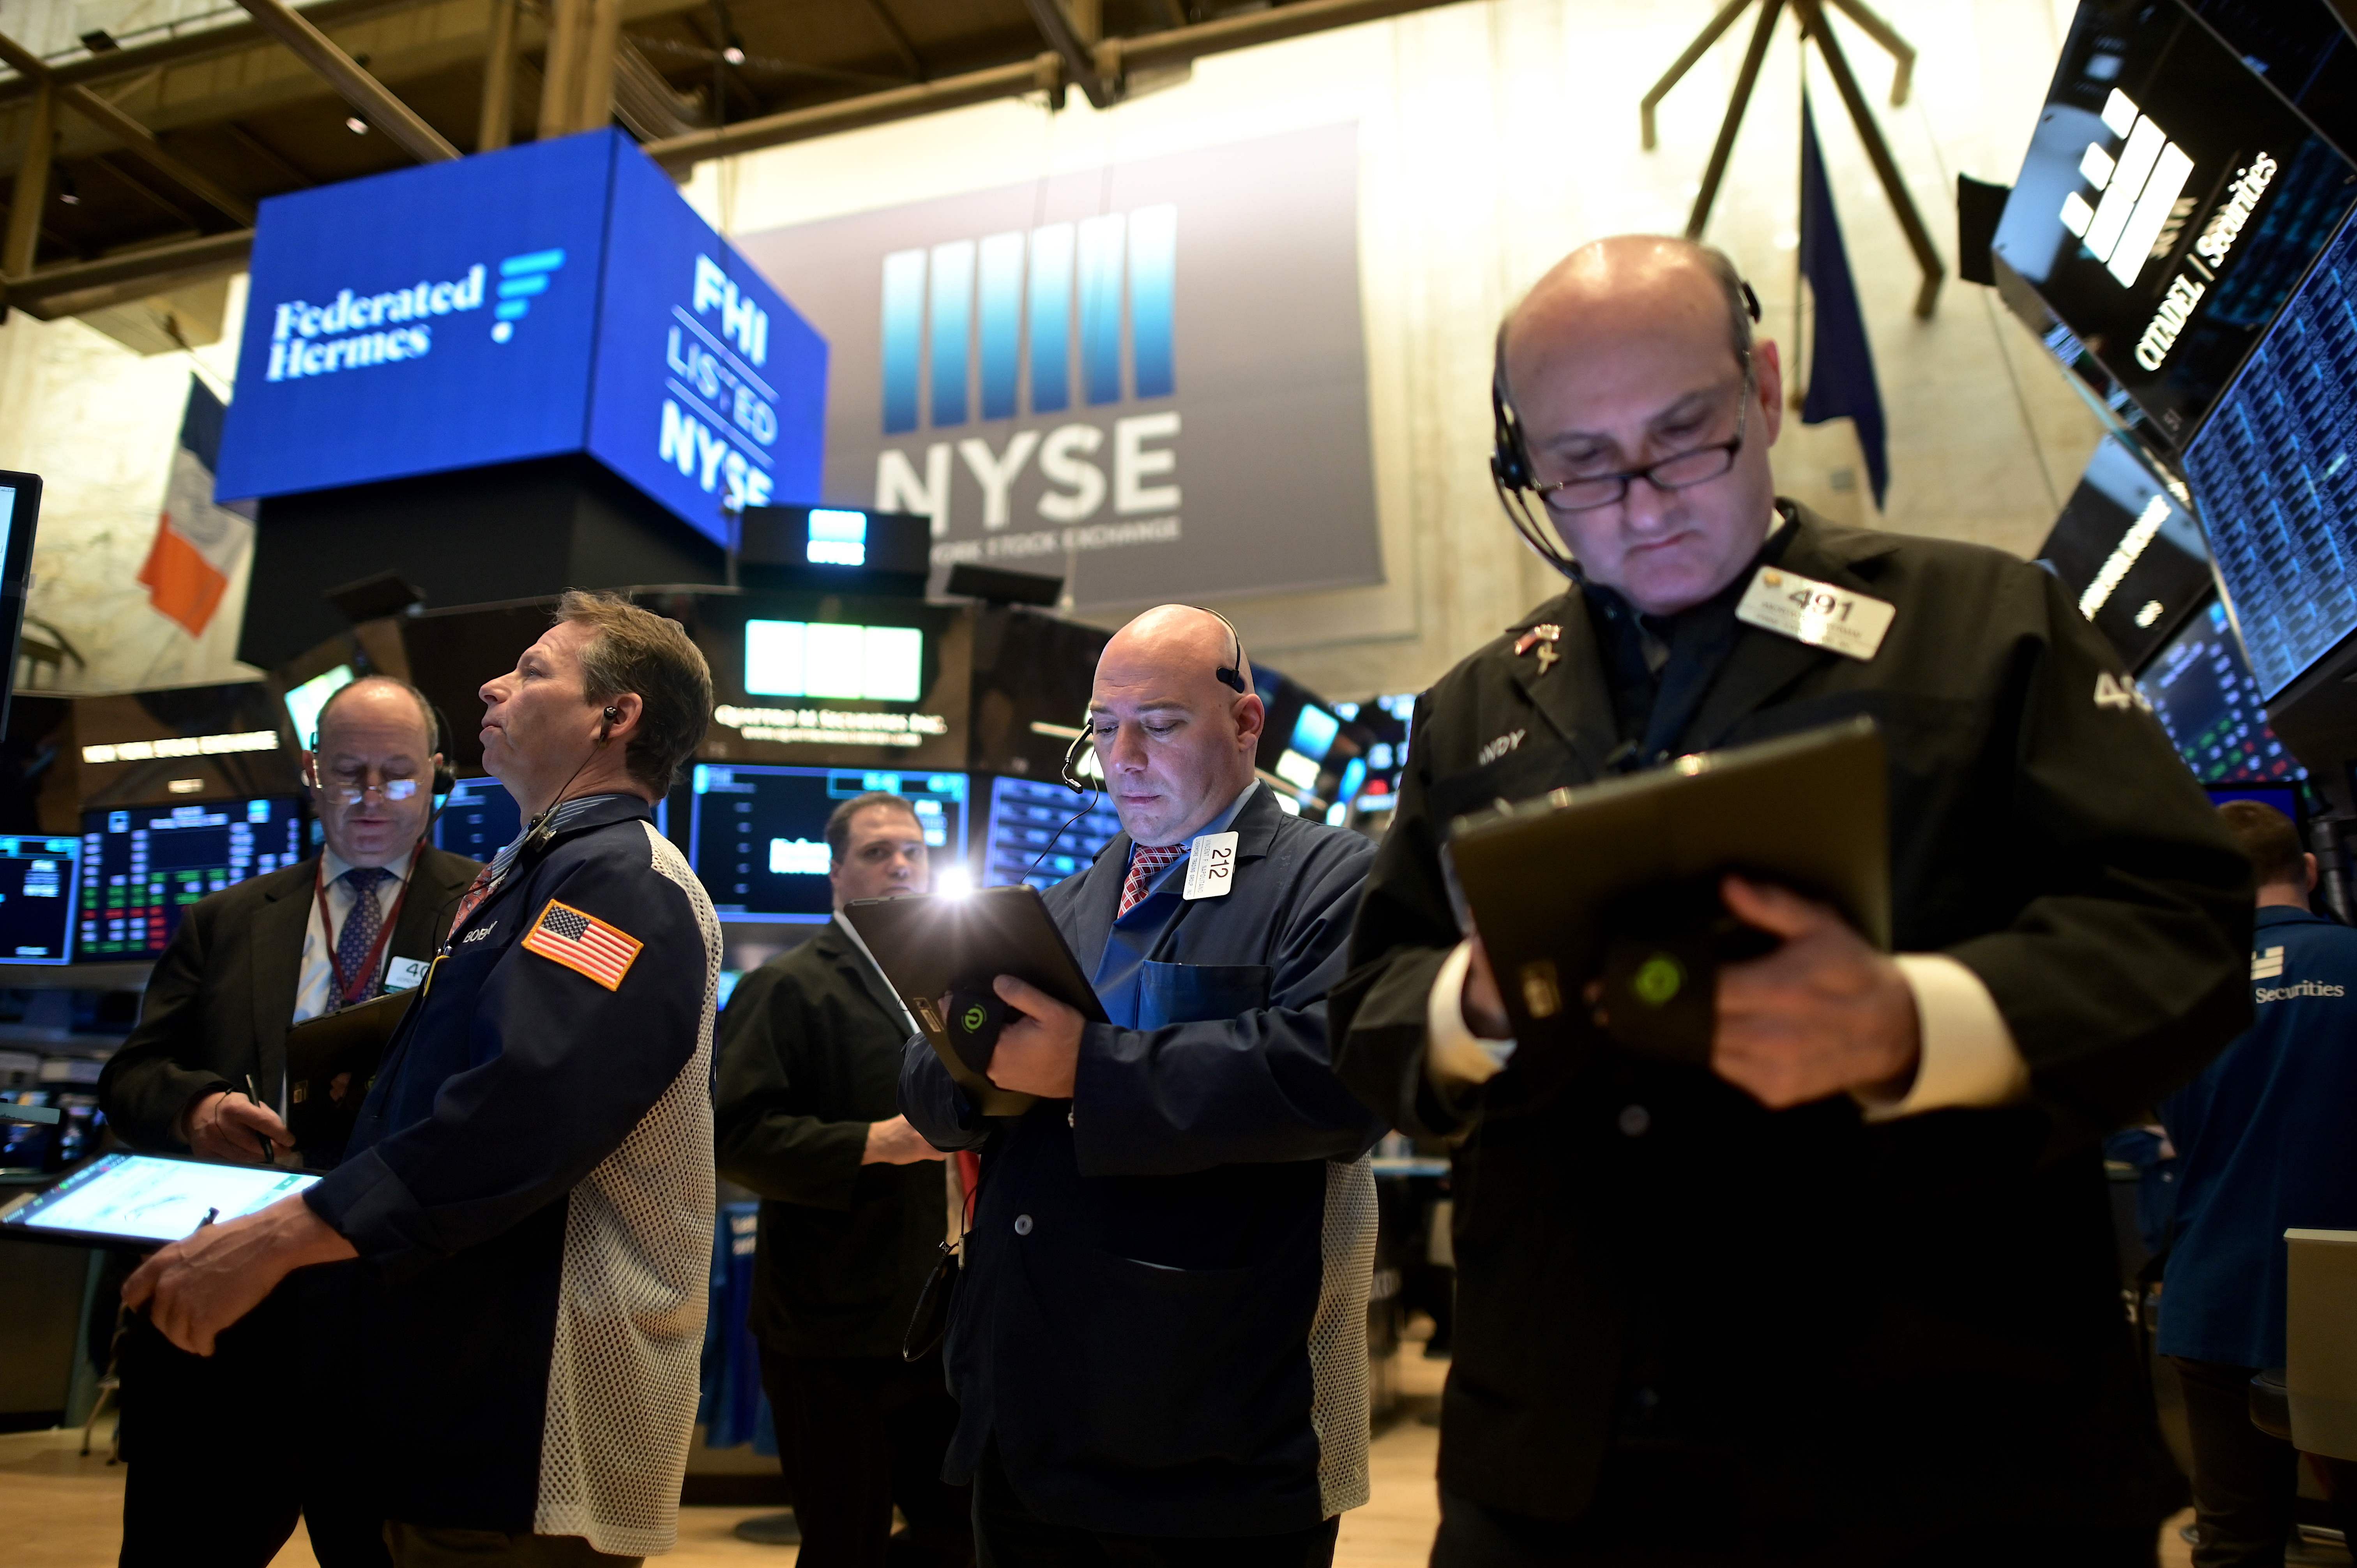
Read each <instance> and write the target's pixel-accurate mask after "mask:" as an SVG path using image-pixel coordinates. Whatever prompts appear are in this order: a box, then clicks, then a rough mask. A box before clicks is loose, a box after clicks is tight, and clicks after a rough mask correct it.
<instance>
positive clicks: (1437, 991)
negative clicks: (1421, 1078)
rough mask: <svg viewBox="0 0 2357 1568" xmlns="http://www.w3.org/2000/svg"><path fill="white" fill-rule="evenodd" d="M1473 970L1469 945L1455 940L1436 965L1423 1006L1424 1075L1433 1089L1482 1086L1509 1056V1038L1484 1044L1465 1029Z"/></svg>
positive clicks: (1510, 1043) (1471, 948) (1500, 1068)
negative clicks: (1469, 978)
mask: <svg viewBox="0 0 2357 1568" xmlns="http://www.w3.org/2000/svg"><path fill="white" fill-rule="evenodd" d="M1472 967H1473V944H1472V943H1471V942H1470V941H1461V942H1458V944H1457V946H1456V948H1455V949H1454V950H1452V951H1450V953H1449V955H1448V958H1447V959H1445V960H1443V961H1441V965H1440V972H1439V973H1438V974H1437V975H1435V976H1434V977H1433V981H1432V992H1431V994H1430V995H1429V996H1428V997H1427V998H1426V1002H1425V1004H1424V1031H1425V1050H1424V1071H1425V1076H1426V1077H1427V1078H1429V1079H1431V1080H1432V1083H1433V1087H1435V1088H1436V1089H1444V1090H1446V1089H1458V1088H1462V1087H1464V1086H1466V1085H1469V1084H1476V1083H1486V1082H1488V1081H1489V1080H1490V1079H1493V1078H1495V1077H1497V1076H1498V1074H1499V1073H1500V1072H1501V1071H1502V1070H1503V1069H1504V1068H1505V1066H1506V1062H1507V1059H1508V1058H1511V1057H1512V1055H1513V1054H1514V1042H1513V1041H1512V1040H1485V1039H1483V1038H1482V1037H1481V1036H1479V1035H1476V1034H1475V1033H1474V1032H1473V1031H1472V1030H1471V1029H1469V1028H1467V1027H1466V1026H1465V976H1466V973H1467V972H1468V971H1469V970H1470V969H1471V968H1472Z"/></svg>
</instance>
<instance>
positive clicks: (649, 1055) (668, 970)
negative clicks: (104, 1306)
mask: <svg viewBox="0 0 2357 1568" xmlns="http://www.w3.org/2000/svg"><path fill="white" fill-rule="evenodd" d="M554 820H555V823H556V825H557V827H558V829H559V832H558V834H557V838H556V842H555V845H554V848H553V849H552V850H550V851H549V852H548V853H547V854H545V855H544V856H543V857H540V858H538V859H536V860H535V859H534V858H533V857H532V856H529V855H526V856H521V857H518V858H516V859H515V860H514V862H513V864H512V865H511V867H510V868H509V869H508V870H507V872H506V875H505V877H504V879H503V880H501V881H500V883H499V884H498V886H497V888H496V890H495V891H494V892H493V893H492V894H491V896H490V897H489V898H487V899H486V900H485V901H484V902H483V904H482V906H481V907H480V908H478V909H477V910H476V911H475V912H474V913H473V915H472V916H471V917H470V918H468V921H467V923H466V924H465V925H464V926H463V927H461V928H460V929H457V930H456V931H454V932H453V933H452V941H451V944H450V945H449V946H447V947H446V948H445V949H444V950H443V953H442V956H441V957H440V958H438V959H437V960H436V963H435V966H434V969H433V971H432V972H430V973H429V974H428V976H427V978H426V981H425V987H424V989H423V991H422V993H421V994H420V996H419V998H418V1000H417V1003H416V1004H415V1005H414V1006H413V1007H412V1008H411V1010H410V1013H409V1015H408V1017H407V1018H406V1019H405V1020H404V1022H403V1025H402V1027H401V1029H400V1030H399V1031H398V1032H397V1033H396V1034H395V1036H393V1042H392V1044H391V1045H390V1046H389V1047H387V1050H386V1054H385V1059H384V1063H383V1066H382V1069H380V1070H379V1072H378V1074H377V1078H376V1081H375V1084H374V1086H373V1087H372V1088H371V1090H370V1091H369V1096H368V1100H367V1101H366V1102H365V1104H364V1105H363V1106H362V1108H361V1118H360V1123H359V1126H358V1128H357V1129H356V1130H355V1132H354V1133H353V1135H352V1140H351V1143H350V1145H349V1148H348V1150H347V1153H346V1155H345V1158H344V1162H343V1164H342V1165H339V1166H338V1167H337V1169H336V1170H335V1171H333V1172H332V1173H330V1174H329V1175H328V1176H327V1177H326V1178H325V1179H324V1180H322V1181H321V1182H320V1183H319V1184H318V1186H317V1187H313V1188H312V1189H311V1190H310V1192H309V1193H308V1194H307V1201H308V1202H309V1204H310V1205H311V1207H312V1208H313V1209H314V1210H315V1211H316V1212H317V1213H318V1215H319V1216H320V1217H321V1218H322V1219H326V1220H327V1221H328V1224H330V1225H332V1226H334V1227H335V1228H336V1229H337V1230H339V1231H340V1232H341V1233H342V1234H343V1235H344V1236H345V1237H346V1238H347V1239H348V1240H350V1241H351V1243H352V1244H353V1246H355V1247H356V1248H358V1249H359V1251H360V1253H361V1260H362V1263H363V1267H361V1269H359V1270H357V1271H351V1277H350V1278H349V1279H348V1280H346V1281H345V1282H343V1283H344V1284H345V1285H346V1286H347V1288H348V1289H349V1290H350V1293H351V1297H352V1299H351V1307H352V1310H354V1311H355V1312H356V1313H357V1314H358V1316H359V1319H360V1323H361V1330H362V1333H363V1335H364V1337H365V1338H366V1341H367V1343H368V1344H369V1347H370V1351H369V1359H368V1363H367V1365H366V1366H365V1367H363V1368H360V1369H355V1376H356V1377H357V1378H358V1379H360V1380H362V1386H361V1388H359V1389H358V1390H356V1394H357V1395H358V1399H357V1401H356V1402H357V1404H358V1406H359V1410H358V1412H356V1413H357V1415H358V1417H359V1418H358V1419H356V1420H355V1423H354V1425H355V1427H356V1429H357V1433H358V1434H359V1435H360V1436H361V1438H363V1439H364V1440H367V1441H370V1442H371V1443H372V1444H373V1446H374V1452H373V1453H372V1454H371V1455H369V1459H370V1461H371V1464H372V1465H373V1466H374V1470H375V1474H376V1476H377V1477H378V1478H379V1479H380V1481H381V1482H382V1486H383V1487H384V1490H385V1497H384V1505H385V1511H386V1515H387V1517H389V1518H392V1519H396V1520H403V1521H404V1522H407V1523H413V1524H420V1525H436V1526H444V1527H449V1528H458V1529H476V1530H507V1531H532V1532H534V1533H538V1534H544V1535H579V1536H583V1537H586V1538H587V1540H588V1541H590V1542H591V1543H592V1544H593V1545H595V1546H596V1547H597V1549H598V1550H599V1551H602V1552H611V1553H614V1554H617V1555H623V1556H640V1555H648V1554H652V1553H655V1552H663V1551H667V1550H668V1549H669V1548H670V1546H671V1545H672V1542H673V1539H674V1536H675V1531H676V1523H677V1516H678V1505H679V1489H680V1480H681V1476H682V1474H683V1469H684V1466H685V1464H686V1455H687V1444H688V1439H689V1436H690V1434H691V1432H692V1430H693V1426H694V1412H695V1398H696V1364H697V1359H698V1356H699V1354H700V1352H701V1349H702V1347H703V1334H704V1314H705V1297H706V1292H707V1289H708V1282H707V1278H706V1276H707V1273H708V1271H709V1264H710V1261H711V1251H712V1227H713V1174H712V1100H711V1090H710V1079H711V1062H712V1026H713V998H714V995H715V992H716V986H717V981H718V975H719V964H720V930H719V926H718V923H717V922H716V920H715V919H714V918H713V913H712V905H711V902H710V900H709V899H708V898H706V897H705V893H704V889H703V886H701V885H700V884H699V883H698V882H697V881H696V879H695V877H694V874H693V873H692V872H691V871H690V870H689V869H688V866H687V863H686V861H685V859H684V858H683V856H682V855H681V854H680V853H679V851H678V850H677V849H675V848H673V846H672V844H671V843H669V841H667V840H665V839H664V838H663V837H662V835H661V834H659V833H658V832H656V831H655V828H654V824H653V822H651V820H650V819H649V808H648V806H647V804H646V802H645V801H643V800H639V799H637V798H636V797H633V796H626V795H601V796H594V797H588V798H587V799H585V800H580V801H568V802H567V803H566V805H565V807H564V808H561V809H560V811H559V813H558V815H557V816H556V818H555V819H554ZM495 869H497V863H495ZM568 910H569V911H571V912H572V913H569V914H568V913H567V911H568ZM593 924H594V925H595V926H596V927H597V928H601V929H602V932H603V934H602V935H601V936H600V938H599V941H600V942H601V943H602V944H603V945H602V946H598V947H597V948H596V950H594V951H593V952H590V953H588V954H586V955H585V954H583V953H582V951H581V950H580V949H578V948H576V947H571V946H568V945H567V939H572V940H578V939H579V938H580V937H581V935H582V934H583V933H584V932H585V931H586V930H587V929H589V928H590V927H591V926H592V925H593ZM631 942H636V943H639V944H640V947H639V948H638V949H637V950H636V951H635V953H634V954H631V955H630V956H629V959H628V962H627V967H623V968H621V969H620V973H619V983H615V984H612V985H609V984H608V980H609V979H612V978H613V976H614V973H615V970H616V967H617V966H619V964H620V957H619V955H620V954H623V953H625V952H627V951H628V944H630V943H631ZM551 953H555V954H557V955H559V956H557V957H551V956H548V955H549V954H551ZM601 955H602V956H601ZM567 958H570V959H571V960H573V961H565V959H567ZM585 965H586V967H585ZM593 970H599V971H602V972H603V975H604V978H600V977H598V975H597V974H593V973H592V972H590V971H593Z"/></svg>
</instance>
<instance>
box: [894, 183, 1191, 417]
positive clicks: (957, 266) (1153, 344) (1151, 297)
mask: <svg viewBox="0 0 2357 1568" xmlns="http://www.w3.org/2000/svg"><path fill="white" fill-rule="evenodd" d="M1178 254H1179V209H1178V208H1176V207H1175V206H1171V205H1168V204H1164V205H1161V206H1156V207H1141V208H1139V209H1137V210H1136V211H1135V212H1128V213H1119V212H1116V213H1108V214H1106V215H1104V216H1103V217H1098V218H1084V219H1082V220H1081V221H1080V222H1078V223H1049V224H1047V225H1045V226H1044V227H1041V228H1038V229H1034V230H1032V231H1030V232H1029V233H1028V234H1025V233H1022V232H1019V231H1018V232H1015V233H1008V234H993V235H990V236H988V237H987V238H985V239H983V240H979V241H975V240H953V241H951V242H948V243H947V244H941V245H935V246H933V247H932V248H931V251H929V252H928V251H922V250H915V251H895V252H892V253H891V254H889V255H888V256H886V257H885V258H884V322H883V329H884V434H885V435H905V434H906V433H908V432H909V431H912V430H915V429H917V428H918V414H919V412H920V405H921V406H922V407H923V410H924V412H925V413H928V414H929V415H930V418H929V419H928V420H927V422H926V423H928V424H931V427H932V428H934V429H936V430H940V429H943V428H946V427H949V426H952V425H959V424H965V423H967V422H968V421H969V420H970V419H972V418H973V417H974V408H975V406H976V403H975V400H974V398H973V397H972V395H971V394H972V393H973V392H974V380H975V378H974V375H973V373H972V372H973V370H974V368H975V367H974V365H973V364H971V363H970V362H969V356H970V355H971V356H972V358H973V359H974V360H978V361H979V369H980V371H981V376H980V378H979V380H980V392H981V396H980V399H979V407H980V411H981V416H982V417H983V418H984V419H1012V418H1014V417H1016V415H1017V413H1018V412H1028V413H1061V412H1063V411H1064V410H1065V409H1068V408H1070V407H1071V406H1072V403H1073V392H1074V390H1075V389H1074V386H1073V377H1072V341H1073V337H1074V333H1073V328H1074V324H1075V317H1076V316H1077V321H1078V327H1079V334H1078V336H1079V339H1080V385H1079V388H1078V391H1079V393H1080V396H1081V399H1082V401H1084V402H1086V403H1090V404H1091V405H1102V404H1105V403H1119V402H1120V401H1121V399H1122V390H1123V389H1122V337H1123V333H1122V326H1123V321H1122V315H1123V312H1122V304H1123V294H1124V290H1123V286H1122V285H1123V282H1124V276H1125V274H1126V279H1127V283H1128V290H1127V295H1128V306H1129V310H1128V317H1129V320H1128V326H1129V334H1128V336H1129V358H1130V360H1131V371H1132V376H1133V379H1134V383H1135V396H1137V397H1140V398H1154V397H1168V396H1170V395H1171V393H1172V392H1175V391H1176V390H1177V375H1176V371H1175V368H1174V366H1173V364H1172V353H1171V296H1172V294H1173V292H1174V287H1175V282H1176V274H1177V271H1178ZM1076 307H1077V309H1076ZM1027 367H1028V370H1029V372H1030V374H1029V377H1028V381H1029V392H1030V398H1029V407H1028V411H1027V410H1020V409H1018V407H1017V404H1018V402H1019V401H1020V397H1019V394H1020V392H1021V391H1022V389H1023V383H1024V381H1025V379H1026V378H1025V376H1024V373H1023V372H1024V371H1025V370H1026V368H1027Z"/></svg>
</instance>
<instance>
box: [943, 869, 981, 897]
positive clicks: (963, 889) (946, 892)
mask: <svg viewBox="0 0 2357 1568" xmlns="http://www.w3.org/2000/svg"><path fill="white" fill-rule="evenodd" d="M933 891H934V892H936V893H938V894H940V895H941V896H942V897H944V898H963V897H965V896H966V895H967V894H969V893H972V892H973V891H974V873H973V872H971V871H968V870H967V869H966V868H965V867H964V866H963V865H952V866H947V867H944V868H943V869H942V874H941V875H939V876H936V877H934V878H933Z"/></svg>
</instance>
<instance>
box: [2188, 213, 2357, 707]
mask: <svg viewBox="0 0 2357 1568" xmlns="http://www.w3.org/2000/svg"><path fill="white" fill-rule="evenodd" d="M2352 313H2357V224H2351V225H2349V226H2348V227H2345V228H2343V229H2342V230H2341V233H2340V235H2339V236H2338V237H2337V238H2335V239H2334V240H2333V242H2332V244H2331V245H2330V248H2328V249H2327V250H2326V251H2325V252H2324V255H2323V258H2322V259H2321V260H2320V261H2319V262H2318V263H2317V264H2316V270H2315V271H2314V272H2311V273H2310V274H2309V275H2308V279H2307V281H2306V282H2305V283H2303V284H2302V285H2300V288H2299V292H2298V294H2297V295H2293V296H2292V300H2291V303H2290V304H2289V305H2287V306H2285V308H2284V313H2283V316H2282V317H2281V318H2279V319H2278V320H2277V321H2276V325H2275V328H2274V330H2272V331H2270V332H2269V333H2268V334H2267V338H2266V342H2264V343H2262V344H2261V345H2260V346H2259V349H2258V351H2257V352H2256V353H2255V354H2253V355H2252V356H2251V358H2250V362H2249V363H2248V364H2246V365H2244V367H2243V373H2242V374H2241V375H2240V376H2237V377H2236V378H2235V380H2234V384H2233V387H2232V388H2230V389H2229V390H2228V391H2227V392H2226V395H2225V396H2224V397H2223V398H2222V399H2220V400H2219V403H2218V407H2217V409H2216V411H2215V412H2214V413H2212V414H2211V416H2210V421H2209V423H2208V424H2205V425H2204V426H2203V427H2202V430H2201V435H2200V436H2199V437H2197V438H2196V439H2195V440H2194V442H2193V444H2192V445H2191V446H2189V447H2187V448H2186V452H2185V475H2186V478H2187V479H2188V480H2190V482H2191V484H2192V487H2193V499H2194V504H2195V505H2197V506H2198V507H2200V508H2201V521H2202V522H2203V524H2204V525H2205V527H2206V529H2207V532H2208V533H2209V536H2210V550H2211V553H2212V555H2214V556H2215V557H2216V558H2217V563H2218V575H2219V577H2220V578H2221V579H2222V581H2223V582H2224V583H2225V585H2226V592H2227V595H2228V596H2229V597H2231V598H2232V600H2233V606H2234V618H2235V619H2236V621H2237V622H2239V623H2240V625H2241V628H2242V632H2243V641H2244V646H2245V647H2247V648H2248V649H2249V650H2250V653H2251V670H2252V673H2253V674H2255V676H2257V677H2258V682H2259V694H2260V695H2261V696H2263V697H2267V698H2273V697H2274V696H2275V695H2276V693H2279V692H2281V691H2282V690H2283V689H2284V688H2285V687H2287V686H2288V685H2290V684H2291V683H2292V682H2294V681H2296V680H2298V678H2299V676H2300V675H2301V673H2302V672H2303V671H2306V670H2307V669H2308V667H2309V665H2311V664H2314V663H2315V662H2316V661H2317V660H2319V659H2320V658H2322V657H2323V656H2324V655H2325V654H2327V653H2329V652H2330V651H2331V650H2332V648H2333V645H2334V644H2336V643H2338V642H2339V641H2340V640H2341V639H2342V638H2344V637H2347V636H2348V635H2349V634H2350V633H2351V632H2352V631H2357V382H2352V380H2351V377H2350V367H2351V366H2352V365H2357V314H2352Z"/></svg>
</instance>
